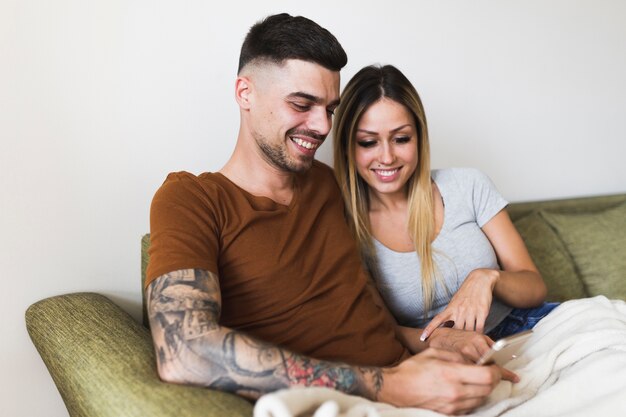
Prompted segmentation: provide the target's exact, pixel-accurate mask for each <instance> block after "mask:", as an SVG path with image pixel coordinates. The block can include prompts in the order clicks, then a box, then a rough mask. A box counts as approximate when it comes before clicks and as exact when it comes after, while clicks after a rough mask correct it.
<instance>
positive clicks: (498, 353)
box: [476, 330, 533, 366]
mask: <svg viewBox="0 0 626 417" xmlns="http://www.w3.org/2000/svg"><path fill="white" fill-rule="evenodd" d="M532 335H533V331H532V330H525V331H523V332H520V333H517V334H514V335H511V336H508V337H505V338H503V339H500V340H498V341H497V342H495V343H494V344H493V345H492V346H491V349H489V350H488V351H487V352H485V354H484V355H483V356H482V357H481V358H480V359H479V360H478V361H477V362H476V364H477V365H486V364H491V363H495V364H496V365H500V366H502V365H504V364H505V363H507V362H508V361H510V360H512V359H515V358H517V356H518V355H519V353H520V352H521V351H522V349H523V348H524V346H525V344H526V342H528V339H529V338H530V337H531V336H532Z"/></svg>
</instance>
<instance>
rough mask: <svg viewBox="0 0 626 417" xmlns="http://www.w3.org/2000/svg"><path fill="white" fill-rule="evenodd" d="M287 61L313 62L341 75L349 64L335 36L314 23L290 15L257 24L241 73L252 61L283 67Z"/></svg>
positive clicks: (248, 41)
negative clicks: (282, 64)
mask: <svg viewBox="0 0 626 417" xmlns="http://www.w3.org/2000/svg"><path fill="white" fill-rule="evenodd" d="M286 59H300V60H303V61H308V62H313V63H316V64H319V65H321V66H323V67H324V68H327V69H329V70H331V71H339V70H341V68H343V67H344V66H345V65H346V63H347V62H348V57H347V55H346V52H345V51H344V50H343V48H342V46H341V44H340V43H339V41H338V40H337V38H335V36H334V35H333V34H332V33H330V32H329V31H328V30H326V29H324V28H323V27H321V26H320V25H318V24H317V23H315V22H314V21H312V20H311V19H307V18H306V17H303V16H291V15H289V14H287V13H281V14H276V15H272V16H268V17H266V18H265V19H263V20H261V21H259V22H257V23H255V24H254V25H253V26H252V27H251V28H250V30H249V31H248V34H247V35H246V39H245V40H244V42H243V45H242V46H241V53H240V55H239V68H238V69H237V73H239V72H241V69H242V68H243V67H245V66H246V65H247V64H248V63H250V62H251V61H256V60H259V61H263V60H266V61H269V62H273V63H276V64H280V63H281V62H283V61H284V60H286Z"/></svg>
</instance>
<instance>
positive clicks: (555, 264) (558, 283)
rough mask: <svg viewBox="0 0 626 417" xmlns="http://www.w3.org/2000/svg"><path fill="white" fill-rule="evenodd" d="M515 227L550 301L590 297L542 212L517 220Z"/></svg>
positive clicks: (565, 250)
mask: <svg viewBox="0 0 626 417" xmlns="http://www.w3.org/2000/svg"><path fill="white" fill-rule="evenodd" d="M515 227H516V228H517V230H518V231H519V233H520V235H521V236H522V239H524V242H525V243H526V247H527V248H528V252H529V253H530V256H531V258H532V259H533V261H534V262H535V265H537V268H539V271H540V272H541V275H542V276H543V279H544V281H545V283H546V286H547V287H548V296H547V300H548V301H566V300H570V299H573V298H584V297H587V293H586V291H585V287H584V285H583V282H582V280H581V278H580V276H579V274H578V273H577V272H576V269H575V266H574V263H573V261H572V258H571V256H570V254H569V252H568V250H567V249H566V248H565V246H564V245H563V243H562V242H561V239H560V238H559V236H557V234H556V233H555V232H554V231H553V230H552V228H551V227H550V225H548V223H546V221H545V220H544V219H543V217H542V216H541V215H540V214H539V212H537V211H534V212H531V213H530V214H528V215H526V216H524V217H522V218H521V219H518V220H516V221H515Z"/></svg>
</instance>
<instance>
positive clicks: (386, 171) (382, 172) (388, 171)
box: [376, 168, 398, 177]
mask: <svg viewBox="0 0 626 417" xmlns="http://www.w3.org/2000/svg"><path fill="white" fill-rule="evenodd" d="M396 172H398V168H396V169H377V170H376V173H377V174H378V175H380V176H381V177H390V176H392V175H393V174H395V173H396Z"/></svg>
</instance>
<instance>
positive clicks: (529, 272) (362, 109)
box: [333, 65, 556, 341]
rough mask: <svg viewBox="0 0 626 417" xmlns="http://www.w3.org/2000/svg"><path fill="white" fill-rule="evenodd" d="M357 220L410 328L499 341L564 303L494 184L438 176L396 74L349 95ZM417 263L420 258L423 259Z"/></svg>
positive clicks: (462, 172)
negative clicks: (550, 293)
mask: <svg viewBox="0 0 626 417" xmlns="http://www.w3.org/2000/svg"><path fill="white" fill-rule="evenodd" d="M333 135H334V160H335V173H336V176H337V179H338V182H339V184H340V186H341V188H342V191H343V194H344V198H345V203H346V208H347V217H348V221H349V222H350V224H351V227H352V230H353V232H354V235H355V237H356V239H357V241H358V244H359V246H360V249H361V251H362V254H363V259H364V262H365V263H366V265H367V266H368V267H369V269H370V271H371V273H372V276H373V277H374V279H375V281H376V286H377V287H378V290H379V291H380V294H381V295H382V297H383V299H384V301H385V304H386V305H387V306H388V307H389V309H390V311H391V312H392V313H393V314H394V316H395V317H396V319H397V321H398V323H399V324H400V325H403V326H409V327H413V328H419V329H424V330H423V331H422V332H421V337H420V340H422V341H424V340H426V338H427V337H428V336H429V335H431V334H432V333H433V331H434V330H435V329H436V328H437V327H440V326H453V327H454V328H456V329H465V330H473V331H476V332H479V333H486V334H488V335H489V336H490V337H491V338H492V339H499V338H501V337H504V336H507V335H510V334H513V333H517V332H519V331H522V330H525V329H528V328H532V327H533V326H534V325H535V324H536V323H537V321H539V320H540V319H541V318H542V317H544V316H545V315H546V314H548V312H550V311H551V310H552V309H553V308H554V307H555V306H556V304H553V303H550V304H545V303H543V301H544V299H545V296H546V286H545V284H544V282H543V279H542V277H541V275H540V274H539V271H538V270H537V268H536V266H535V265H534V263H533V261H532V259H531V258H530V255H529V254H528V250H527V249H526V246H525V245H524V242H523V240H522V238H521V237H520V235H519V233H518V232H517V230H516V229H515V226H514V225H513V223H512V221H511V220H510V218H509V216H508V214H507V212H506V210H505V206H506V205H507V202H506V201H505V200H504V199H503V198H502V197H501V196H500V194H499V193H498V191H497V190H496V189H495V187H494V186H493V184H492V183H491V181H490V180H489V179H488V178H487V177H486V176H485V175H484V174H482V173H481V172H479V171H477V170H475V169H443V170H434V171H432V172H431V169H430V151H429V144H428V130H427V125H426V117H425V114H424V109H423V107H422V103H421V100H420V97H419V95H418V93H417V91H416V90H415V88H414V87H413V85H412V84H411V83H410V81H409V80H408V79H407V78H406V77H405V76H404V75H403V74H402V73H401V72H400V71H399V70H398V69H397V68H395V67H393V66H391V65H386V66H382V67H378V66H368V67H365V68H363V69H361V70H360V71H359V72H358V73H357V74H356V75H355V76H354V77H353V78H352V79H351V80H350V81H349V82H348V84H347V85H346V87H345V88H344V91H343V93H342V95H341V104H340V105H339V107H338V109H337V111H336V116H335V122H334V130H333ZM416 255H417V256H416Z"/></svg>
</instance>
